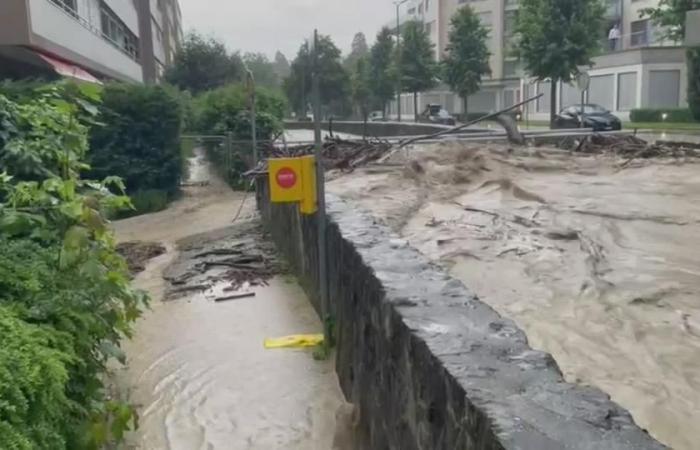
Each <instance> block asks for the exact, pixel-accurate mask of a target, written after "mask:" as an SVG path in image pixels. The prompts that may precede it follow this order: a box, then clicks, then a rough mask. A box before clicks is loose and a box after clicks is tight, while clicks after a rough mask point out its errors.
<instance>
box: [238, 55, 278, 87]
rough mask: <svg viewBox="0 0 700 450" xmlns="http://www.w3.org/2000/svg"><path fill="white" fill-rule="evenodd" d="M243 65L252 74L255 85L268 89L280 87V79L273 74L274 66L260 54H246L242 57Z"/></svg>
mask: <svg viewBox="0 0 700 450" xmlns="http://www.w3.org/2000/svg"><path fill="white" fill-rule="evenodd" d="M243 63H244V64H245V65H246V67H248V69H250V71H251V72H253V77H255V84H256V85H258V86H264V87H268V88H276V87H278V86H279V85H280V78H279V77H278V76H277V73H276V72H275V66H274V64H273V63H271V62H270V60H269V59H268V58H267V56H265V55H264V54H262V53H246V54H245V55H243Z"/></svg>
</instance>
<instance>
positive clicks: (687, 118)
mask: <svg viewBox="0 0 700 450" xmlns="http://www.w3.org/2000/svg"><path fill="white" fill-rule="evenodd" d="M664 114H666V119H665V120H664V118H663V115H664ZM630 120H631V121H632V122H670V123H689V122H695V118H694V117H693V114H692V113H691V112H690V109H688V108H641V109H633V110H632V111H630Z"/></svg>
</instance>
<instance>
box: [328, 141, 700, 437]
mask: <svg viewBox="0 0 700 450" xmlns="http://www.w3.org/2000/svg"><path fill="white" fill-rule="evenodd" d="M393 162H395V163H398V164H396V165H395V166H393V167H392V166H386V167H378V166H375V167H368V168H365V169H359V170H358V171H356V172H354V173H353V174H351V175H342V176H339V177H337V178H336V179H335V180H334V181H332V182H331V183H330V185H329V187H328V190H329V191H330V192H333V193H336V194H337V195H340V196H341V197H345V198H346V199H348V200H350V201H352V202H354V203H355V204H357V205H358V206H360V207H362V208H364V209H366V210H368V211H370V212H371V213H373V214H374V215H375V216H377V217H380V218H383V219H384V220H385V221H386V222H387V223H388V224H389V225H390V226H392V227H393V228H394V229H395V230H396V231H398V232H399V233H400V234H402V235H403V237H404V238H406V239H407V240H408V241H409V242H410V243H411V244H412V245H413V246H415V247H416V248H418V249H419V250H420V251H421V252H423V253H424V254H426V255H428V256H429V257H431V258H432V259H434V260H436V261H439V262H440V263H442V264H443V265H444V266H445V267H446V268H447V269H448V270H449V271H450V272H451V274H452V275H453V276H455V277H456V278H458V279H461V280H462V281H464V283H465V284H466V285H467V286H469V287H470V288H471V289H473V290H474V291H475V292H476V294H477V295H479V297H480V298H481V299H482V300H483V301H485V302H486V303H488V304H490V305H491V306H492V307H494V308H495V309H496V310H497V311H499V312H500V313H501V314H503V315H504V316H507V317H509V318H511V319H513V320H515V321H516V322H517V323H518V324H519V326H520V327H522V328H523V330H524V331H525V332H526V334H527V335H528V337H529V340H530V343H531V345H532V346H533V347H535V348H537V349H541V350H545V351H547V352H550V353H552V355H553V356H554V357H555V359H556V360H557V362H558V363H559V365H560V367H561V369H562V371H563V372H564V374H565V377H566V378H567V380H568V381H570V382H577V383H582V384H588V385H594V386H597V387H598V388H600V389H602V390H603V391H605V392H607V393H608V394H610V395H611V397H612V398H613V400H614V401H616V402H618V403H619V404H621V405H622V406H624V407H626V408H627V409H628V410H630V412H631V413H632V415H633V416H634V418H635V420H636V421H637V423H638V424H639V425H640V426H642V427H643V428H646V429H648V430H649V432H650V433H651V434H652V435H653V436H654V437H655V438H657V439H658V440H660V441H661V442H663V443H665V444H667V445H670V446H672V447H673V448H675V449H678V450H692V449H697V448H698V447H697V442H699V441H700V428H699V427H698V424H700V295H699V293H700V245H699V244H698V239H699V238H698V236H700V202H699V201H698V199H700V164H698V162H697V161H696V162H695V163H692V162H687V163H685V164H681V163H680V162H676V161H647V162H632V163H631V164H629V165H627V166H626V167H625V168H624V169H621V168H620V164H619V163H620V161H613V160H611V159H609V158H604V157H585V158H584V157H572V156H571V155H568V154H566V153H564V152H557V151H554V150H552V151H546V150H527V151H522V152H513V151H512V150H509V149H507V147H505V146H500V147H499V146H497V145H482V146H481V147H477V146H474V145H472V146H467V145H465V144H461V145H460V144H443V145H434V146H421V147H417V148H416V149H414V150H412V151H405V152H402V153H400V154H398V155H396V157H395V158H394V161H393ZM406 162H409V164H408V165H407V166H406V165H405V163H406Z"/></svg>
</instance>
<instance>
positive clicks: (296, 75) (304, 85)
mask: <svg viewBox="0 0 700 450" xmlns="http://www.w3.org/2000/svg"><path fill="white" fill-rule="evenodd" d="M317 52H318V72H319V74H320V75H319V76H320V81H319V84H320V91H321V106H322V108H323V111H324V114H333V115H337V116H342V115H346V114H347V113H348V109H349V106H350V99H349V97H350V95H349V94H350V79H349V76H348V74H347V72H346V71H345V69H344V68H343V65H342V64H341V61H340V50H339V49H338V47H337V46H336V45H335V44H334V43H333V40H332V39H331V38H330V37H329V36H319V42H318V49H317ZM312 63H313V61H312V54H311V52H310V48H309V44H308V43H307V42H305V43H304V44H302V46H301V47H300V48H299V52H298V53H297V57H296V59H295V60H294V61H293V62H292V66H291V72H290V75H289V77H287V79H286V80H285V82H284V90H285V93H286V94H287V98H288V99H289V103H290V104H291V105H292V107H293V108H294V110H295V111H296V112H297V113H298V114H302V115H305V114H306V112H307V109H308V106H309V103H310V100H311V75H312V69H313V64H312Z"/></svg>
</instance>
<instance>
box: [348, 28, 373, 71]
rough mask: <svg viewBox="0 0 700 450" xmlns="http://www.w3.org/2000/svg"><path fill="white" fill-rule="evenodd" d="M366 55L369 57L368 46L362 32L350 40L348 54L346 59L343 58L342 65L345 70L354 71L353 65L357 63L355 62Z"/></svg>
mask: <svg viewBox="0 0 700 450" xmlns="http://www.w3.org/2000/svg"><path fill="white" fill-rule="evenodd" d="M367 55H369V46H367V38H366V37H365V34H364V33H362V32H360V33H356V34H355V37H354V38H353V39H352V46H351V49H350V54H348V57H347V58H345V61H344V63H343V65H344V66H345V68H346V69H347V70H349V71H352V70H354V69H355V63H357V61H358V60H359V59H360V58H363V57H365V56H367Z"/></svg>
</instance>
